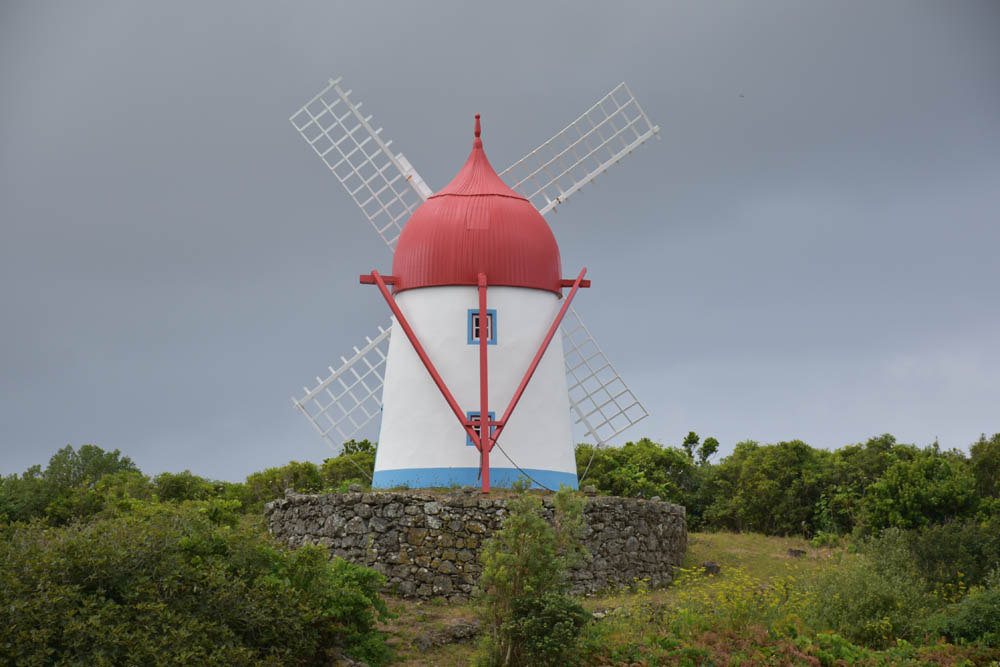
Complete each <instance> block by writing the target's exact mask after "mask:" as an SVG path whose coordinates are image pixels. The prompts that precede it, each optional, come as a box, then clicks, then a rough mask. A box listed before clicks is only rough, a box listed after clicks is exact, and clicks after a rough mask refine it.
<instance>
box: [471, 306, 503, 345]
mask: <svg viewBox="0 0 1000 667" xmlns="http://www.w3.org/2000/svg"><path fill="white" fill-rule="evenodd" d="M477 318H479V309H478V308H469V314H468V318H467V320H468V321H467V325H466V326H467V332H466V334H467V342H468V344H469V345H479V338H478V337H475V336H473V335H472V334H473V330H474V329H475V326H474V322H475V320H476V319H477ZM486 319H487V321H488V323H489V324H488V325H487V326H488V327H489V331H490V337H489V338H488V339H487V340H486V344H487V345H496V344H497V311H496V309H495V308H487V309H486ZM480 328H482V325H481V324H480Z"/></svg>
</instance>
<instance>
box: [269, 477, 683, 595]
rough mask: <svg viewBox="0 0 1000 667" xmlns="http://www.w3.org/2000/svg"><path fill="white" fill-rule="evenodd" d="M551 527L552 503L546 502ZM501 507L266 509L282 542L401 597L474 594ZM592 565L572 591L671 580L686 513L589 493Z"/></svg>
mask: <svg viewBox="0 0 1000 667" xmlns="http://www.w3.org/2000/svg"><path fill="white" fill-rule="evenodd" d="M543 504H544V509H545V512H546V514H547V515H548V517H549V518H550V520H551V517H552V511H553V503H552V500H551V498H544V499H543ZM506 514H507V509H506V501H505V500H504V499H502V498H489V497H483V496H482V495H481V494H479V493H478V492H476V490H475V489H463V490H460V491H456V492H454V493H447V494H439V493H431V492H421V491H403V492H388V491H387V492H370V493H344V494H331V495H300V494H296V493H290V492H286V494H285V498H282V499H278V500H275V501H273V502H271V503H268V504H267V506H266V508H265V515H266V517H267V522H268V526H269V528H270V530H271V532H272V533H273V534H274V535H275V536H276V537H277V538H278V539H279V540H281V541H282V542H284V543H285V544H287V545H289V546H292V547H297V546H301V545H303V544H321V545H323V546H325V547H326V548H327V549H328V550H329V552H330V554H331V555H332V556H341V557H343V558H344V559H346V560H349V561H351V562H354V563H358V564H361V565H365V566H367V567H370V568H372V569H375V570H378V571H379V572H381V573H382V574H384V575H385V576H386V578H387V579H388V588H389V590H390V591H393V592H395V593H396V594H398V595H400V596H402V597H409V598H429V597H437V596H444V597H449V598H451V597H457V598H464V597H467V596H468V595H470V594H471V593H472V591H473V589H474V587H475V585H476V582H477V581H478V579H479V574H480V572H481V570H482V566H481V565H480V564H479V550H480V548H481V547H482V545H483V541H484V540H486V539H488V538H489V537H490V536H491V535H492V534H493V532H494V531H495V530H497V529H499V528H500V526H501V525H502V524H503V520H504V518H505V517H506ZM584 519H585V521H586V524H587V529H586V535H585V538H584V542H585V544H586V546H587V549H588V550H589V551H590V553H591V555H592V558H591V559H590V561H589V562H588V563H587V564H585V565H583V566H581V567H579V568H577V569H575V570H573V571H572V572H571V574H570V580H571V583H572V586H573V591H574V592H575V593H589V592H593V591H597V590H602V589H606V588H613V587H617V586H622V585H626V584H631V583H633V582H634V581H635V580H636V579H648V580H649V582H650V583H652V584H665V583H669V582H670V581H671V580H672V578H673V569H674V568H675V567H677V566H679V565H680V564H681V561H682V560H683V558H684V552H685V549H686V548H687V522H686V519H685V514H684V508H683V507H681V506H679V505H673V504H671V503H666V502H662V501H660V500H659V499H657V498H653V499H651V500H638V499H631V498H615V497H607V496H591V497H589V498H588V499H587V504H586V507H585V509H584Z"/></svg>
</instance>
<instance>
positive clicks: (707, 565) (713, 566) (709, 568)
mask: <svg viewBox="0 0 1000 667" xmlns="http://www.w3.org/2000/svg"><path fill="white" fill-rule="evenodd" d="M701 567H702V569H703V570H704V571H705V574H707V575H709V576H713V577H714V576H715V575H717V574H719V573H720V572H722V566H721V565H719V564H718V563H716V562H713V561H710V560H707V561H705V562H704V563H702V564H701Z"/></svg>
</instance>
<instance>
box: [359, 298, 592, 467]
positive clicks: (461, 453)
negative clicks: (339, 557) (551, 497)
mask: <svg viewBox="0 0 1000 667" xmlns="http://www.w3.org/2000/svg"><path fill="white" fill-rule="evenodd" d="M396 300H397V303H398V304H399V307H400V310H402V312H403V314H404V315H405V316H406V318H407V321H408V322H409V323H410V326H411V327H412V328H413V330H414V332H415V333H416V335H417V337H418V338H419V340H420V342H421V343H422V344H423V346H424V349H425V350H426V351H427V354H428V356H429V357H430V358H431V360H432V361H433V362H434V365H435V366H436V367H437V369H438V372H439V373H440V374H441V376H442V378H444V381H445V382H446V383H447V385H448V388H449V389H450V390H451V391H452V393H453V394H454V396H455V399H456V400H457V401H458V404H459V405H460V406H461V408H462V410H463V412H465V411H478V410H479V346H478V344H474V345H470V344H469V343H468V328H467V322H468V311H469V309H470V308H473V309H475V308H478V306H479V297H478V292H477V290H476V288H475V287H462V286H449V287H425V288H420V289H413V290H406V291H404V292H402V293H400V294H399V295H397V297H396ZM561 305H562V301H561V300H560V299H559V298H558V297H557V296H556V295H555V294H553V293H551V292H545V291H542V290H535V289H524V288H515V287H491V288H489V289H488V291H487V304H486V307H487V309H489V310H494V309H495V310H496V311H497V344H496V345H490V346H488V352H487V354H488V360H489V387H490V391H489V396H490V406H489V409H490V410H491V411H493V412H495V413H496V417H497V418H498V419H499V418H500V417H501V416H502V414H503V412H504V410H505V409H506V408H507V405H508V403H509V402H510V399H511V398H512V397H513V395H514V391H515V390H516V389H517V386H518V384H520V381H521V378H522V377H523V376H524V372H525V371H526V370H527V368H528V366H529V364H530V363H531V360H532V358H533V357H534V355H535V353H536V352H537V351H538V348H539V346H540V345H541V342H542V340H543V339H544V338H545V334H546V333H547V332H548V329H549V327H550V326H551V325H552V321H553V319H554V318H555V316H556V314H557V312H558V311H559V308H560V307H561ZM382 400H383V411H382V426H381V432H380V434H379V447H378V452H377V455H376V458H375V477H376V485H377V486H394V485H397V484H399V479H398V476H392V475H390V477H391V478H392V479H393V482H392V483H391V484H389V483H381V484H380V483H379V480H380V479H381V480H382V481H383V482H385V480H386V479H387V477H386V474H387V471H392V470H412V469H445V468H456V469H467V468H475V469H477V470H478V467H479V451H478V450H477V449H476V448H475V447H470V446H467V445H466V444H465V441H466V438H465V431H464V429H463V428H462V427H461V425H460V424H459V423H458V420H457V419H456V418H455V416H454V414H453V413H452V411H451V409H450V408H449V407H448V404H447V402H446V401H445V399H444V397H443V396H442V395H441V392H440V391H439V390H438V388H437V386H436V385H435V384H434V381H433V380H432V379H431V377H430V375H429V374H428V372H427V370H426V369H425V368H424V365H423V363H421V361H420V358H419V357H418V356H417V353H416V352H415V351H414V350H413V347H412V345H411V344H410V341H409V339H408V338H407V337H406V334H405V333H404V332H403V330H402V328H401V327H400V326H399V324H398V323H396V324H394V326H393V330H392V336H391V339H390V343H389V353H388V361H387V362H386V377H385V387H384V389H383V394H382ZM498 442H499V446H501V447H503V448H504V450H505V451H506V452H507V454H508V455H510V457H511V458H512V459H513V460H514V461H515V462H516V463H517V465H518V466H520V467H521V468H525V469H532V470H541V471H550V472H553V473H563V475H564V476H569V477H570V478H571V479H572V482H573V483H574V484H575V479H576V462H575V459H574V455H573V442H572V433H571V430H570V412H569V399H568V397H567V391H566V371H565V365H564V361H563V349H562V337H561V336H560V335H559V333H558V332H556V335H555V336H554V337H553V339H552V342H551V344H550V345H549V348H548V350H547V351H546V353H545V356H544V357H542V361H541V363H540V364H539V365H538V369H537V370H536V371H535V375H534V377H533V378H532V380H531V382H530V383H529V385H528V388H527V389H526V390H525V392H524V395H523V396H522V397H521V401H520V402H519V403H518V406H517V408H516V409H515V410H514V413H513V414H512V416H511V418H510V421H509V422H508V424H507V426H506V427H505V429H504V431H503V433H502V435H501V436H500V438H499V440H498ZM490 464H491V465H490V468H491V471H494V472H493V475H492V477H493V479H498V478H500V477H502V475H500V474H498V472H497V471H498V469H503V468H513V467H514V466H512V465H511V463H510V462H509V461H508V460H507V459H506V458H505V457H504V455H503V454H502V453H501V452H500V450H499V449H498V448H494V449H493V451H492V452H491V454H490ZM440 483H441V485H448V484H449V482H448V480H440ZM450 483H461V482H459V481H458V480H455V481H452V482H450ZM465 483H469V482H468V480H465ZM471 483H475V482H474V480H473V481H472V482H471ZM409 485H410V486H419V484H416V483H410V484H409Z"/></svg>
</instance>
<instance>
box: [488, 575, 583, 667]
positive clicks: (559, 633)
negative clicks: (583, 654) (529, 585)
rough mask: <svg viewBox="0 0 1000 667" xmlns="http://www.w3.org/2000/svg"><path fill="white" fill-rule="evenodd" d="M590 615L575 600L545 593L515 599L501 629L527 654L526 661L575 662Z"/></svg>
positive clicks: (557, 663) (530, 662) (512, 642)
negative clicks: (582, 632) (581, 635)
mask: <svg viewBox="0 0 1000 667" xmlns="http://www.w3.org/2000/svg"><path fill="white" fill-rule="evenodd" d="M590 618H591V616H590V612H588V611H587V610H586V609H584V608H583V606H582V605H581V604H580V603H579V602H577V601H576V600H575V599H573V598H571V597H569V596H567V595H563V594H561V593H546V594H544V595H540V596H537V597H526V598H519V599H516V600H514V604H513V605H512V607H511V615H510V618H509V619H507V620H506V621H504V623H503V624H502V626H501V628H500V632H501V634H502V635H505V636H506V637H508V638H509V639H510V646H511V647H512V648H513V647H516V648H517V650H518V652H519V653H520V654H521V655H522V656H524V658H525V664H530V665H566V664H573V663H576V662H577V661H579V659H580V656H579V653H578V644H579V638H580V633H581V631H582V630H583V627H584V626H585V625H586V624H587V622H588V621H589V620H590ZM511 653H513V651H511ZM498 657H499V655H498ZM500 664H504V663H500ZM507 664H516V663H507Z"/></svg>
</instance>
